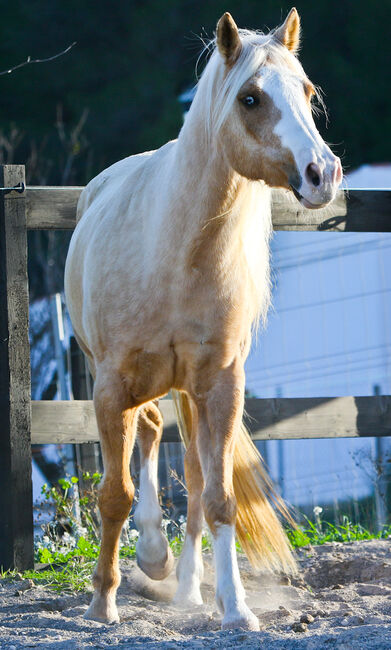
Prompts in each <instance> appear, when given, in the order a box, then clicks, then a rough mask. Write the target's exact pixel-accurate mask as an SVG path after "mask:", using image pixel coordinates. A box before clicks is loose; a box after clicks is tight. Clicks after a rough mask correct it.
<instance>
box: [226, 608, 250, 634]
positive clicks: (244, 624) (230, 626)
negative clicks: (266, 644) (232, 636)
mask: <svg viewBox="0 0 391 650" xmlns="http://www.w3.org/2000/svg"><path fill="white" fill-rule="evenodd" d="M221 629H222V630H234V629H240V630H249V631H252V632H259V621H258V619H257V617H256V616H255V614H253V613H252V611H251V610H248V613H247V612H246V614H245V615H242V616H232V617H231V616H224V618H223V622H222V624H221Z"/></svg>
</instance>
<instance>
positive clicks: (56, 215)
mask: <svg viewBox="0 0 391 650" xmlns="http://www.w3.org/2000/svg"><path fill="white" fill-rule="evenodd" d="M82 189H83V188H82V187H28V188H27V190H26V194H27V209H26V213H27V228H28V229H29V230H53V229H56V230H73V228H74V227H75V226H76V205H77V202H78V200H79V196H80V194H81V191H82Z"/></svg>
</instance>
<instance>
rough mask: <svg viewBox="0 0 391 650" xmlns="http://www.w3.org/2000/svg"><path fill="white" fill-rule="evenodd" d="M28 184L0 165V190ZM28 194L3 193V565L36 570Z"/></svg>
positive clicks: (18, 172)
mask: <svg viewBox="0 0 391 650" xmlns="http://www.w3.org/2000/svg"><path fill="white" fill-rule="evenodd" d="M19 183H23V184H24V183H25V173H24V166H23V165H1V166H0V187H2V188H7V187H15V186H17V185H18V184H19ZM28 308H29V300H28V280H27V229H26V211H25V192H21V193H19V192H17V191H15V190H14V191H11V192H5V191H4V190H0V481H1V486H0V566H1V567H2V568H3V569H9V568H17V569H19V570H24V569H28V568H31V567H33V566H34V547H33V509H32V482H31V401H30V399H31V387H30V346H29V337H28V323H29V314H28Z"/></svg>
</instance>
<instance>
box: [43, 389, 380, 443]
mask: <svg viewBox="0 0 391 650" xmlns="http://www.w3.org/2000/svg"><path fill="white" fill-rule="evenodd" d="M159 408H160V410H161V412H162V415H163V420H164V433H163V442H179V441H180V437H179V432H178V429H177V426H176V417H175V409H174V405H173V402H172V400H170V399H163V400H160V402H159ZM246 415H247V417H246V425H247V428H248V430H249V432H250V434H251V437H252V439H253V440H286V439H295V438H296V439H298V438H357V437H368V436H389V435H391V397H388V396H376V397H338V398H327V397H316V398H298V399H288V398H280V399H255V398H248V399H247V400H246ZM98 441H99V433H98V427H97V424H96V419H95V413H94V406H93V402H91V401H82V400H77V401H73V402H60V401H58V402H51V401H36V402H32V429H31V442H32V443H33V444H34V443H36V444H46V443H62V444H67V443H77V444H79V443H85V442H98Z"/></svg>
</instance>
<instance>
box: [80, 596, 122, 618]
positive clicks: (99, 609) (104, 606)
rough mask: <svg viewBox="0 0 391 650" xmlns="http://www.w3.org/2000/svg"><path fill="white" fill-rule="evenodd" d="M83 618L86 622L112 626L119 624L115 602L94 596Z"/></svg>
mask: <svg viewBox="0 0 391 650" xmlns="http://www.w3.org/2000/svg"><path fill="white" fill-rule="evenodd" d="M83 618H84V619H86V620H87V621H98V623H105V624H106V625H114V623H119V616H118V610H117V606H116V604H115V602H112V601H111V599H110V598H105V597H103V596H97V595H94V596H93V598H92V601H91V605H90V606H89V608H88V609H87V611H86V613H85V614H84V615H83Z"/></svg>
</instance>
